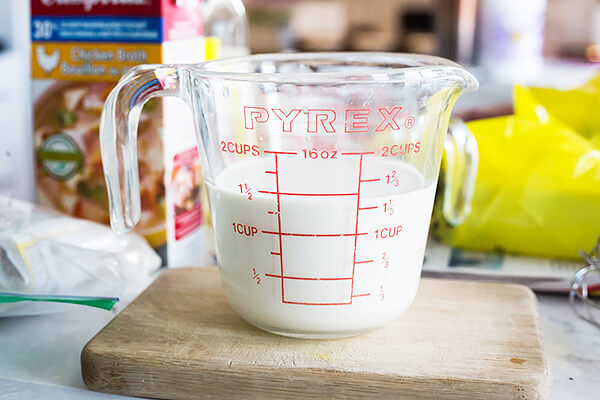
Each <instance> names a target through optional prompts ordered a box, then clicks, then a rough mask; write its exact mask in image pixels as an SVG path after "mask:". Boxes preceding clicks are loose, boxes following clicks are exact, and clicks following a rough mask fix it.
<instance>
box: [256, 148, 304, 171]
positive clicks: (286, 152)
mask: <svg viewBox="0 0 600 400" xmlns="http://www.w3.org/2000/svg"><path fill="white" fill-rule="evenodd" d="M263 153H265V154H275V155H278V154H289V155H293V156H295V155H297V154H298V153H296V152H295V151H272V150H264V151H263ZM275 169H277V167H275Z"/></svg>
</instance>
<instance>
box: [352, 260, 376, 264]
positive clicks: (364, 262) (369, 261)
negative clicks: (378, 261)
mask: <svg viewBox="0 0 600 400" xmlns="http://www.w3.org/2000/svg"><path fill="white" fill-rule="evenodd" d="M372 262H373V260H365V261H357V262H355V264H367V263H372Z"/></svg>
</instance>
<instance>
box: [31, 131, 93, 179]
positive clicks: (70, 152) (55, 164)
mask: <svg viewBox="0 0 600 400" xmlns="http://www.w3.org/2000/svg"><path fill="white" fill-rule="evenodd" d="M38 159H39V161H40V163H41V164H42V168H44V171H46V173H47V174H48V175H50V176H51V177H53V178H55V179H58V180H61V181H64V180H67V179H69V178H71V177H72V176H73V175H75V174H76V173H77V172H78V171H79V170H80V169H81V167H82V166H83V154H82V153H81V150H79V146H77V143H76V142H75V141H74V140H73V138H72V137H70V136H69V135H66V134H64V133H57V134H54V135H52V136H50V137H49V138H47V139H46V140H45V141H44V143H42V145H41V146H40V148H39V149H38Z"/></svg>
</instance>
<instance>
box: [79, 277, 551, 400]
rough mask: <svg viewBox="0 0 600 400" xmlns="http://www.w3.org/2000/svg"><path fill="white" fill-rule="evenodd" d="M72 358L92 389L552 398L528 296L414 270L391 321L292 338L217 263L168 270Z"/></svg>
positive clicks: (171, 395) (204, 394)
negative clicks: (238, 298)
mask: <svg viewBox="0 0 600 400" xmlns="http://www.w3.org/2000/svg"><path fill="white" fill-rule="evenodd" d="M81 363H82V373H83V379H84V381H85V383H86V384H87V386H88V387H89V388H90V389H92V390H96V391H102V392H109V393H118V394H126V395H132V396H140V397H154V398H164V399H194V398H228V399H247V398H277V399H281V398H294V397H295V398H302V399H321V398H328V399H338V398H339V399H344V398H367V397H368V398H390V397H394V398H400V399H413V398H426V399H486V400H491V399H542V398H544V399H545V398H550V396H551V378H550V373H549V369H548V361H547V357H546V354H545V353H544V348H543V342H542V337H541V329H540V322H539V318H538V313H537V302H536V299H535V296H534V294H533V293H532V292H531V291H530V290H529V289H527V288H526V287H523V286H519V285H507V284H495V283H480V282H465V281H449V280H434V279H422V280H421V285H420V288H419V293H418V295H417V298H416V300H415V302H414V304H413V305H412V306H411V308H410V309H409V311H407V312H406V314H404V315H403V316H402V317H401V318H400V319H398V320H397V321H395V322H393V323H391V324H390V325H388V326H386V327H384V328H381V329H378V330H376V331H373V332H371V333H368V334H365V335H362V336H359V337H355V338H350V339H339V340H300V339H291V338H286V337H280V336H277V335H273V334H270V333H267V332H264V331H262V330H259V329H257V328H255V327H253V326H252V325H250V324H248V323H246V322H245V321H244V320H242V319H241V318H240V317H239V316H238V315H237V314H235V313H234V311H233V310H232V309H231V308H230V307H229V306H228V304H227V302H226V300H225V297H224V296H223V294H222V292H221V289H220V283H219V275H218V270H217V269H216V268H212V267H210V268H184V269H176V270H171V271H168V272H166V273H164V274H163V275H162V276H161V277H159V278H158V279H157V280H156V281H155V282H154V284H153V285H152V286H151V287H149V288H148V289H147V290H146V291H145V292H144V293H142V294H141V295H140V296H139V297H138V298H137V299H136V300H135V301H134V302H133V303H131V304H130V305H129V306H128V307H127V308H126V309H125V310H123V311H122V312H121V313H120V314H119V315H118V316H117V317H116V318H115V319H114V320H113V321H111V322H110V323H109V324H108V325H107V326H106V327H105V328H104V329H103V330H102V331H101V332H100V333H98V335H96V337H94V338H93V339H92V340H91V341H90V342H89V343H88V344H87V345H86V347H85V348H84V349H83V351H82V353H81Z"/></svg>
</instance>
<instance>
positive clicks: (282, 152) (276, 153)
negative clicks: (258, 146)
mask: <svg viewBox="0 0 600 400" xmlns="http://www.w3.org/2000/svg"><path fill="white" fill-rule="evenodd" d="M263 153H265V154H275V155H278V154H290V155H294V156H295V155H297V154H298V153H296V152H295V151H272V150H264V151H263Z"/></svg>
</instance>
